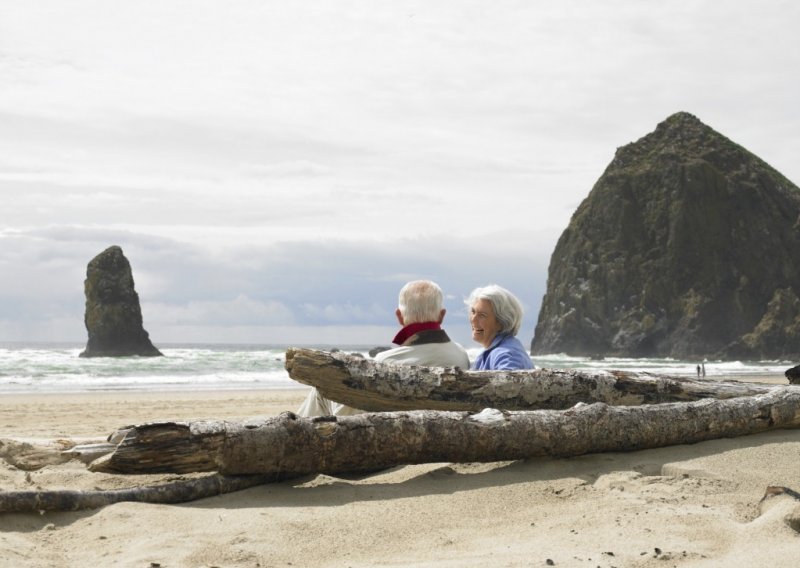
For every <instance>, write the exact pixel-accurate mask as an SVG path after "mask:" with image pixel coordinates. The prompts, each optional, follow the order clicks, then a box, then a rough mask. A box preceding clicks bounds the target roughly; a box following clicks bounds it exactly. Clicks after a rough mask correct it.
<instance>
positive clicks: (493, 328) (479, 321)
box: [469, 298, 501, 347]
mask: <svg viewBox="0 0 800 568" xmlns="http://www.w3.org/2000/svg"><path fill="white" fill-rule="evenodd" d="M469 324H470V325H471V326H472V339H473V340H475V341H477V342H478V343H480V344H481V345H483V346H484V347H489V346H490V345H491V344H492V341H493V340H494V338H495V336H496V335H497V334H498V333H499V332H500V327H501V326H500V323H499V322H498V321H497V318H496V317H495V315H494V306H492V303H491V302H490V301H489V300H484V299H483V298H479V299H478V300H476V301H475V303H474V304H472V306H471V307H470V309H469Z"/></svg>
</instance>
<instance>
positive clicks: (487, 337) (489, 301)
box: [465, 284, 533, 371]
mask: <svg viewBox="0 0 800 568" xmlns="http://www.w3.org/2000/svg"><path fill="white" fill-rule="evenodd" d="M465 303H466V304H467V306H468V307H469V323H470V325H471V326H472V339H474V340H475V341H477V342H478V343H480V344H481V345H483V347H484V349H483V351H481V352H480V353H479V354H478V357H477V358H476V359H475V361H474V362H473V363H472V367H471V368H472V369H473V370H476V371H483V370H500V369H504V370H514V369H533V362H532V361H531V358H530V356H529V355H528V352H527V351H526V350H525V347H523V345H522V343H521V342H520V341H519V339H517V338H516V337H515V336H516V335H517V332H518V331H519V327H520V324H521V323H522V304H520V302H519V300H517V298H516V297H515V296H514V294H512V293H511V292H509V291H508V290H506V289H505V288H502V287H500V286H498V285H496V284H490V285H489V286H484V287H483V288H476V289H475V290H473V291H472V294H470V296H469V298H468V299H467V301H466V302H465Z"/></svg>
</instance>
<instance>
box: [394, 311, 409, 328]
mask: <svg viewBox="0 0 800 568" xmlns="http://www.w3.org/2000/svg"><path fill="white" fill-rule="evenodd" d="M394 315H396V316H397V322H398V323H399V324H400V325H401V326H404V327H405V325H406V324H405V323H403V312H401V311H400V308H397V309H396V310H395V312H394Z"/></svg>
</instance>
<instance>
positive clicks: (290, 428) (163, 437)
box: [89, 386, 800, 475]
mask: <svg viewBox="0 0 800 568" xmlns="http://www.w3.org/2000/svg"><path fill="white" fill-rule="evenodd" d="M798 426H800V389H798V388H797V387H793V386H785V387H776V388H775V389H773V390H772V391H771V392H769V393H767V394H762V395H755V396H751V397H740V398H733V399H725V400H716V399H707V400H701V401H695V402H686V403H665V404H657V405H642V406H609V405H607V404H603V403H595V404H591V405H586V404H580V405H577V406H576V407H574V408H570V409H568V410H536V411H500V410H495V409H485V410H483V411H481V412H479V413H470V412H465V411H461V412H456V411H434V410H421V411H409V412H386V413H383V412H378V413H366V414H359V415H355V416H346V417H339V418H337V417H333V416H325V417H316V418H299V417H297V416H296V415H294V414H293V413H290V412H287V413H284V414H282V415H280V416H278V417H275V418H268V419H259V420H256V421H251V422H246V423H240V422H225V421H198V422H188V423H177V422H165V423H153V424H146V425H143V426H136V427H132V428H130V429H128V430H126V431H125V435H124V436H123V437H122V441H121V442H120V443H119V445H118V446H117V448H116V450H115V451H114V452H113V453H111V454H108V455H106V456H103V457H102V458H99V459H97V460H95V461H94V462H92V463H91V464H90V465H89V468H90V469H91V470H93V471H104V472H117V473H154V472H176V473H187V472H192V471H214V470H216V471H219V472H220V473H223V474H227V475H243V474H263V473H282V474H310V473H334V474H335V473H344V472H357V471H368V470H376V469H381V468H386V467H391V466H395V465H401V464H414V463H426V462H492V461H503V460H515V459H526V458H535V457H541V456H556V457H567V456H576V455H582V454H587V453H596V452H608V451H617V452H619V451H630V450H641V449H645V448H655V447H661V446H669V445H675V444H689V443H695V442H700V441H703V440H711V439H715V438H725V437H735V436H743V435H746V434H754V433H757V432H762V431H765V430H770V429H775V428H796V427H798Z"/></svg>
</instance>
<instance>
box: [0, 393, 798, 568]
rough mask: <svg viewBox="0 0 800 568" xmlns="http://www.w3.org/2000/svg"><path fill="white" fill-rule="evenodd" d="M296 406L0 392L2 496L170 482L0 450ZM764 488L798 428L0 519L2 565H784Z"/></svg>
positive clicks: (785, 539) (786, 550)
mask: <svg viewBox="0 0 800 568" xmlns="http://www.w3.org/2000/svg"><path fill="white" fill-rule="evenodd" d="M760 381H761V382H773V378H772V377H762V378H761V379H760ZM774 382H778V383H781V384H785V380H782V378H781V377H775V378H774ZM305 393H306V390H305V389H293V390H265V391H231V392H189V393H187V392H171V393H140V392H99V393H90V394H72V395H63V394H59V395H3V396H0V421H2V428H0V440H2V442H0V458H2V460H0V487H2V488H3V489H5V490H10V489H36V488H60V489H95V488H118V487H128V486H136V485H143V484H152V483H158V482H163V481H164V480H165V479H173V478H176V477H177V476H174V475H173V476H157V475H149V476H119V475H107V474H97V473H91V472H89V471H87V470H86V468H85V466H84V465H83V464H82V463H81V462H78V461H75V460H72V461H68V462H65V463H52V464H50V465H45V466H44V467H41V468H40V469H33V470H29V471H26V470H25V468H28V467H29V464H30V461H31V460H34V461H35V459H36V455H33V456H32V457H31V456H30V455H26V453H25V446H24V444H23V445H20V444H19V443H18V442H14V443H11V442H10V441H9V440H17V441H19V440H31V441H35V440H58V439H78V438H88V439H92V438H102V437H105V436H106V435H108V434H109V433H111V432H112V431H114V430H115V429H117V428H119V427H122V426H126V425H129V424H136V423H143V422H149V421H156V420H170V419H181V420H185V419H193V418H215V419H241V418H248V417H253V416H273V415H277V414H278V413H280V412H282V411H284V410H295V409H296V408H297V407H298V406H299V404H300V402H301V401H302V399H303V398H304V396H305ZM34 454H35V452H34ZM771 485H778V486H787V487H790V488H792V489H794V490H800V430H783V431H774V432H768V433H764V434H760V435H755V436H747V437H741V438H736V439H725V440H716V441H711V442H704V443H700V444H695V445H684V446H672V447H668V448H661V449H655V450H647V451H639V452H631V453H606V454H595V455H587V456H581V457H578V458H571V459H536V460H527V461H515V462H502V463H491V464H450V463H438V464H425V465H415V466H401V467H397V468H394V469H391V470H386V471H382V472H379V473H375V474H372V475H368V476H364V477H361V478H356V479H344V478H342V479H339V478H335V477H330V476H325V475H317V476H309V477H306V478H302V479H298V480H294V481H289V482H283V483H276V484H270V485H262V486H259V487H255V488H251V489H247V490H244V491H240V492H236V493H230V494H227V495H223V496H219V497H212V498H208V499H203V500H199V501H195V502H192V503H187V504H181V505H152V504H137V503H119V504H115V505H110V506H107V507H105V508H102V509H97V510H88V511H80V512H69V513H52V512H47V513H14V514H0V566H3V567H5V566H9V567H11V566H13V567H22V568H26V567H56V566H58V567H61V566H120V567H136V568H154V567H163V568H176V567H212V566H216V567H220V568H222V567H248V568H256V567H259V568H264V567H278V566H295V567H297V566H309V567H314V566H352V567H366V566H441V567H456V566H476V567H477V566H576V567H578V566H579V567H587V568H588V567H591V568H595V567H597V566H600V567H603V568H609V567H612V566H616V567H618V568H621V567H628V566H632V567H634V566H635V567H648V566H651V567H665V566H680V567H688V566H692V567H694V566H697V567H711V566H773V567H782V566H787V567H788V566H794V565H796V562H797V551H798V550H800V501H797V500H795V499H793V498H791V497H788V496H782V497H775V498H771V499H768V500H766V501H765V502H764V503H760V501H761V499H762V497H763V495H764V492H765V489H766V487H767V486H771Z"/></svg>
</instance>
